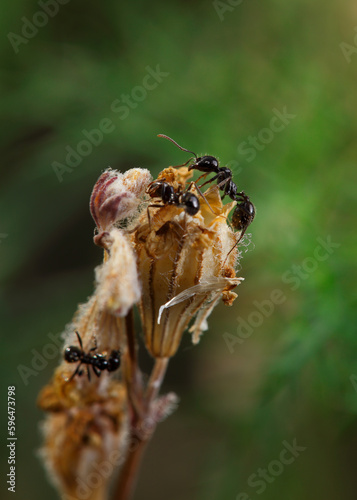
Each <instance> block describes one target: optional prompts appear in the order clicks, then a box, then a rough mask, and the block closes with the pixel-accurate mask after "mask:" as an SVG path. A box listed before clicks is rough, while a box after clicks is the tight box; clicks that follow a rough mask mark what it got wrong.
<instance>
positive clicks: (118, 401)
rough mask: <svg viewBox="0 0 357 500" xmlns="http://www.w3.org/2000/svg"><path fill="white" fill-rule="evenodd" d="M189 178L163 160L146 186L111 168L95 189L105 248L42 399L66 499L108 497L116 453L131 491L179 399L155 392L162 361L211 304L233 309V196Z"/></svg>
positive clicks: (49, 454)
mask: <svg viewBox="0 0 357 500" xmlns="http://www.w3.org/2000/svg"><path fill="white" fill-rule="evenodd" d="M191 176H192V171H189V169H188V168H186V167H182V168H180V169H174V168H172V167H170V168H167V169H165V170H163V171H162V172H161V173H160V174H159V176H158V179H157V180H156V181H155V183H154V184H153V183H152V182H151V181H152V178H151V175H150V173H149V172H148V171H147V170H144V169H132V170H129V171H127V172H126V173H124V174H122V173H119V172H116V171H114V170H111V169H108V170H106V171H105V172H104V173H103V174H102V175H101V176H100V177H99V179H98V181H97V183H96V184H95V186H94V189H93V192H92V195H91V200H90V210H91V213H92V216H93V219H94V221H95V223H96V226H97V228H96V231H97V233H96V235H95V237H94V242H95V243H96V244H97V245H99V246H101V247H103V248H104V262H103V263H102V264H101V265H99V266H98V267H97V268H96V270H95V277H96V284H95V290H94V293H93V295H92V297H90V298H89V300H88V302H87V303H86V304H83V305H81V306H80V307H79V308H78V311H77V312H76V314H75V316H74V318H73V320H72V322H71V323H70V324H69V325H68V326H67V329H66V331H65V332H64V339H65V343H64V347H66V350H65V351H64V352H65V357H64V359H63V360H62V362H61V363H60V365H59V366H58V368H57V369H56V371H55V373H54V376H53V378H52V380H51V382H50V383H49V384H48V385H47V386H45V387H44V388H43V390H42V391H41V393H40V395H39V399H38V403H39V406H40V407H41V408H42V409H43V410H44V411H46V412H47V417H46V420H45V422H44V424H43V434H44V441H45V443H44V446H43V448H42V456H43V458H44V461H45V464H46V467H47V470H48V471H49V472H50V474H51V478H52V480H53V482H55V484H56V485H57V487H58V489H59V490H60V492H61V494H62V498H63V499H66V500H67V499H69V498H87V499H89V500H103V499H105V498H106V497H107V491H108V480H109V478H110V476H111V473H112V472H113V470H114V468H115V466H116V465H118V464H119V463H120V461H121V460H124V459H125V465H124V467H123V469H122V473H121V476H120V481H119V484H118V490H117V492H118V498H128V495H129V492H130V484H131V482H132V481H133V477H134V474H133V469H134V471H135V467H136V466H137V463H138V461H139V460H138V457H140V454H141V453H142V450H143V447H144V446H145V443H146V442H147V441H148V440H149V439H150V437H151V435H152V433H153V432H154V430H155V427H156V424H157V423H158V422H159V421H161V420H162V419H164V418H165V417H166V416H167V415H169V414H170V413H171V412H172V411H173V410H174V409H175V407H176V405H177V401H178V399H177V397H176V395H175V394H173V393H169V394H167V395H164V396H161V397H160V396H159V390H160V386H161V383H162V380H163V378H164V375H165V371H166V368H167V364H168V361H169V358H170V357H171V356H173V355H174V354H175V353H176V351H177V349H178V347H179V344H180V342H181V338H182V335H183V333H184V331H185V330H186V329H187V327H188V326H189V323H190V321H191V320H193V324H192V326H191V328H190V332H191V333H192V337H193V342H194V343H197V342H198V341H199V338H200V335H201V333H202V332H203V331H204V330H206V329H207V318H208V316H209V315H210V313H211V312H212V310H213V308H214V307H215V306H216V304H217V303H218V302H219V300H222V301H223V302H224V304H226V305H231V304H232V303H233V301H234V300H235V298H236V297H237V295H236V293H234V292H233V289H234V288H235V287H236V286H237V285H238V284H239V283H240V282H241V280H242V278H238V277H236V273H235V268H234V267H235V263H236V260H237V256H238V249H237V246H236V245H235V244H236V242H237V240H238V238H239V236H237V235H236V234H235V233H234V231H233V230H232V229H231V227H230V225H229V224H228V223H227V217H228V215H229V213H230V211H231V210H232V209H233V208H234V207H235V205H236V201H233V202H230V203H228V204H226V205H225V206H224V205H223V204H222V201H221V196H220V192H219V188H218V187H217V185H215V186H214V187H211V188H209V189H208V190H207V191H206V192H205V193H203V194H202V193H201V192H200V191H199V189H198V188H197V186H196V185H195V184H194V183H192V182H191V183H189V182H190V178H191ZM162 186H164V187H165V189H166V191H165V193H166V195H165V196H164V194H163V193H164V191H163V190H162V189H161V188H162ZM145 194H146V197H145ZM188 201H190V203H191V202H192V204H191V205H188ZM252 206H253V205H252ZM145 208H146V209H145ZM149 214H150V215H149ZM237 227H240V226H238V225H237V224H236V228H237ZM241 234H243V232H241ZM136 304H138V305H139V310H140V316H141V323H142V329H143V333H144V339H145V344H146V347H147V349H148V351H149V353H150V354H151V355H152V356H153V357H154V358H155V363H154V367H153V370H152V373H151V375H150V378H149V380H148V381H147V383H146V384H145V383H144V377H142V374H141V372H140V369H139V367H138V360H137V354H136V350H137V339H136V337H135V332H134V321H133V306H134V305H136ZM78 344H79V345H78ZM114 354H115V356H118V355H119V354H120V355H121V357H122V361H123V363H122V367H123V368H122V370H120V373H119V371H118V370H117V369H118V366H119V359H117V358H115V361H117V362H118V363H117V364H116V365H115V367H114V368H115V370H116V371H114V370H112V369H110V370H109V368H108V366H109V364H108V363H109V361H110V362H111V363H112V362H113V360H114V358H113V357H111V356H114ZM74 363H76V365H74ZM111 366H112V367H113V366H114V365H111ZM90 373H92V376H91V377H90V376H89V375H90ZM87 375H88V376H87ZM118 375H119V377H118ZM133 443H134V444H135V446H132V445H133ZM103 471H105V472H103ZM94 477H97V478H99V479H97V480H96V481H94V482H93V478H94Z"/></svg>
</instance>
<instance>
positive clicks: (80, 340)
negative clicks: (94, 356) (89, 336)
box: [76, 330, 83, 351]
mask: <svg viewBox="0 0 357 500" xmlns="http://www.w3.org/2000/svg"><path fill="white" fill-rule="evenodd" d="M76 335H77V339H78V342H79V345H80V347H81V349H82V351H83V344H82V339H81V336H80V335H79V333H78V332H77V330H76Z"/></svg>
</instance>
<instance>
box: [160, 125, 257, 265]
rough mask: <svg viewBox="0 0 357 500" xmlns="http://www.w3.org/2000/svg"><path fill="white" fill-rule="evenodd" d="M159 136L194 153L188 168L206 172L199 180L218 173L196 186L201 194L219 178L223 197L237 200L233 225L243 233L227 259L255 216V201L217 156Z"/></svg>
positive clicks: (164, 136) (161, 135) (218, 184)
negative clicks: (195, 150) (203, 153)
mask: <svg viewBox="0 0 357 500" xmlns="http://www.w3.org/2000/svg"><path fill="white" fill-rule="evenodd" d="M158 137H163V138H164V139H168V140H169V141H171V142H172V143H173V144H175V146H177V147H178V148H179V149H181V150H182V151H186V152H187V153H191V154H193V156H194V157H195V161H194V163H192V164H191V165H190V166H189V167H188V169H189V170H193V169H196V170H199V171H200V172H204V174H203V175H201V176H200V177H199V178H198V179H197V181H198V180H199V179H201V178H202V177H205V176H206V175H208V174H210V173H215V174H216V175H215V176H213V177H212V178H211V179H209V180H208V181H206V182H204V183H203V184H202V185H201V186H199V187H198V186H196V187H197V189H198V192H199V193H200V194H201V196H203V194H202V193H201V191H200V188H202V187H203V186H205V185H206V184H210V183H211V182H213V181H215V180H217V186H218V188H219V189H220V190H221V191H224V195H223V196H222V199H223V198H224V197H225V196H226V195H228V196H229V197H230V198H231V199H232V200H233V201H236V202H237V205H236V207H235V209H234V212H233V215H232V227H233V229H234V230H236V231H241V234H240V236H239V239H238V240H237V242H236V243H235V245H234V246H233V248H232V249H231V250H230V251H229V252H228V254H227V257H226V260H227V258H228V255H229V254H230V253H231V252H232V251H233V249H234V247H235V246H236V245H238V243H239V242H240V241H241V239H242V238H243V236H244V233H245V232H246V230H247V228H248V226H249V225H250V224H251V223H252V222H253V219H254V216H255V208H254V205H253V203H252V202H251V201H250V200H249V197H248V196H247V195H246V194H245V193H244V191H240V192H238V188H237V186H236V184H235V183H234V182H233V178H232V171H231V169H230V168H228V167H220V166H219V163H218V160H217V158H215V157H214V156H208V155H206V156H200V157H198V156H197V155H196V153H194V152H193V151H189V150H188V149H186V148H183V147H182V146H180V145H179V144H177V142H176V141H174V140H173V139H171V137H168V136H167V135H164V134H159V135H158ZM191 160H192V159H189V160H188V161H187V162H186V163H184V164H183V165H186V164H187V163H188V162H190V161H191ZM203 197H204V196H203Z"/></svg>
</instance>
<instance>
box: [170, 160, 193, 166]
mask: <svg viewBox="0 0 357 500" xmlns="http://www.w3.org/2000/svg"><path fill="white" fill-rule="evenodd" d="M192 160H193V158H190V159H189V160H187V161H186V162H185V163H181V165H171V166H172V168H179V167H185V166H186V165H187V163H189V162H190V161H192Z"/></svg>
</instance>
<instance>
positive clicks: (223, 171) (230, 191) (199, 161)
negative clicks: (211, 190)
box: [158, 134, 238, 201]
mask: <svg viewBox="0 0 357 500" xmlns="http://www.w3.org/2000/svg"><path fill="white" fill-rule="evenodd" d="M158 137H163V138H164V139H168V140H169V141H171V142H172V143H173V144H175V146H177V147H178V148H179V149H181V150H182V151H186V152H187V153H191V154H193V156H194V157H195V161H194V163H192V165H190V166H189V167H188V169H189V170H194V169H195V170H199V171H200V172H204V174H203V175H201V176H200V177H199V178H198V179H197V181H199V180H200V179H202V177H205V176H206V175H208V174H211V173H215V174H216V175H215V176H213V177H212V178H211V179H209V180H208V181H207V182H205V183H203V184H202V185H201V186H200V188H202V187H203V186H205V185H206V184H210V183H211V182H213V181H215V180H216V181H217V185H218V187H219V189H220V190H221V191H224V195H223V197H222V199H223V198H224V197H225V196H226V195H228V196H229V197H230V198H231V199H232V200H235V201H236V195H237V191H238V188H237V186H236V185H235V183H234V182H233V180H232V171H231V169H230V168H228V167H220V166H219V163H218V160H217V158H215V157H214V156H208V155H206V156H200V157H198V156H197V155H196V153H194V152H193V151H189V150H188V149H186V148H183V147H182V146H180V145H179V144H177V142H176V141H174V140H173V139H171V137H168V136H167V135H164V134H158ZM190 161H191V158H190V159H189V160H188V161H187V162H186V163H184V164H183V165H186V164H187V163H188V162H190ZM197 181H196V182H197ZM200 194H201V193H200Z"/></svg>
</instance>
